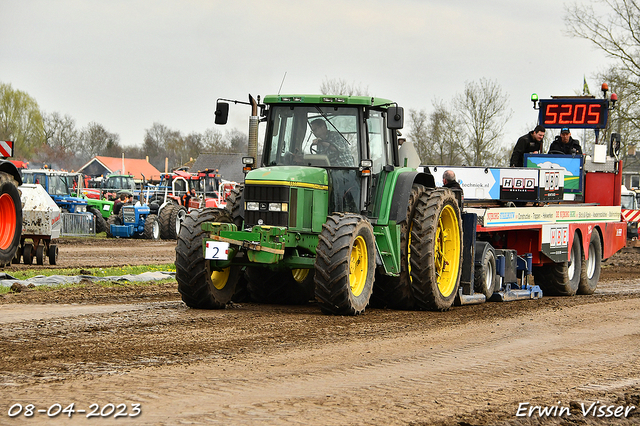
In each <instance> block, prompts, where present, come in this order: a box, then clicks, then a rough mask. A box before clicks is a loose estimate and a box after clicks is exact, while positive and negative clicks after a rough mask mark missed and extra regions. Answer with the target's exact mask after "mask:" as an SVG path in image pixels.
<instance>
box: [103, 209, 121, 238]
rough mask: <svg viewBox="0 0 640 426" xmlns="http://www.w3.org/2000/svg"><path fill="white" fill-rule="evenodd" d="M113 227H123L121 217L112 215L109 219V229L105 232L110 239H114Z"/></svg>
mask: <svg viewBox="0 0 640 426" xmlns="http://www.w3.org/2000/svg"><path fill="white" fill-rule="evenodd" d="M111 225H122V219H120V216H118V215H115V214H112V215H111V216H109V219H107V229H106V230H105V232H106V233H107V237H108V238H113V234H112V233H111Z"/></svg>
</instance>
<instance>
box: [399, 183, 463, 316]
mask: <svg viewBox="0 0 640 426" xmlns="http://www.w3.org/2000/svg"><path fill="white" fill-rule="evenodd" d="M409 232H410V234H411V245H410V257H409V264H410V266H411V288H412V290H413V296H414V299H415V303H416V308H418V309H427V310H433V311H446V310H448V309H449V308H451V306H452V305H453V302H454V301H455V298H456V295H457V293H458V287H459V285H460V273H461V272H462V219H461V216H460V207H459V206H458V201H457V200H456V197H455V195H454V194H453V192H451V190H449V189H435V190H432V191H430V192H428V193H425V194H422V195H421V196H420V198H418V200H417V201H416V211H415V215H414V216H413V220H412V221H411V226H410V229H409Z"/></svg>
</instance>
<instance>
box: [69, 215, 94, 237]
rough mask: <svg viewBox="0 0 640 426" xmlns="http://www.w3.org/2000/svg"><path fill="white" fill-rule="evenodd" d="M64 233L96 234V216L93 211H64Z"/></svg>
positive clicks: (78, 234) (77, 234) (76, 234)
mask: <svg viewBox="0 0 640 426" xmlns="http://www.w3.org/2000/svg"><path fill="white" fill-rule="evenodd" d="M62 235H63V236H70V235H74V236H86V235H96V218H95V216H93V214H91V213H62Z"/></svg>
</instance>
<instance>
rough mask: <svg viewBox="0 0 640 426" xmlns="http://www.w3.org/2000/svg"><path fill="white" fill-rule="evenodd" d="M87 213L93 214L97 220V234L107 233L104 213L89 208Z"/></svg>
mask: <svg viewBox="0 0 640 426" xmlns="http://www.w3.org/2000/svg"><path fill="white" fill-rule="evenodd" d="M87 211H88V212H89V213H92V214H93V216H94V217H95V218H96V234H99V233H101V232H107V221H106V220H104V217H102V213H100V211H99V210H98V209H96V208H94V207H89V208H88V209H87Z"/></svg>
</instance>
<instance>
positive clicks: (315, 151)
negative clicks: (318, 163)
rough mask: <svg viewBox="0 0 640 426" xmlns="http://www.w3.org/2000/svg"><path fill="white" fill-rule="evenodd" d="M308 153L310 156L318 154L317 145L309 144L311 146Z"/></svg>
mask: <svg viewBox="0 0 640 426" xmlns="http://www.w3.org/2000/svg"><path fill="white" fill-rule="evenodd" d="M309 152H310V153H311V154H317V153H318V144H313V143H312V144H311V146H309Z"/></svg>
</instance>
